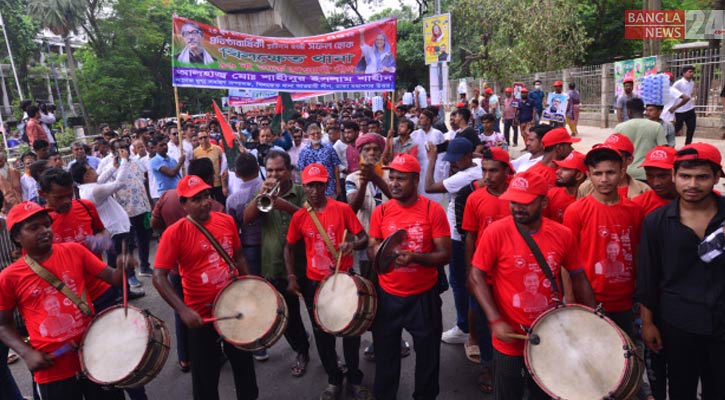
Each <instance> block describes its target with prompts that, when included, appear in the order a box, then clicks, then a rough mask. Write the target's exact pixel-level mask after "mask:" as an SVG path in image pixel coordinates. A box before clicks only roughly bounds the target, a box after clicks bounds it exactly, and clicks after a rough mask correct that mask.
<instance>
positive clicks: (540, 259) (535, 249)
mask: <svg viewBox="0 0 725 400" xmlns="http://www.w3.org/2000/svg"><path fill="white" fill-rule="evenodd" d="M514 225H516V230H518V231H519V233H520V234H521V237H522V238H523V239H524V242H526V244H527V245H528V246H529V249H531V252H532V253H533V254H534V258H536V262H537V263H538V264H539V268H541V270H542V271H544V275H546V277H547V278H548V279H549V282H551V288H552V289H553V290H554V292H555V293H561V292H560V291H559V285H557V284H556V278H555V277H554V273H552V272H551V268H549V263H547V262H546V259H545V258H544V255H543V254H541V249H539V246H538V245H537V244H536V242H535V241H534V238H532V237H531V235H529V232H527V231H526V229H524V227H523V226H521V225H520V224H518V223H516V222H514Z"/></svg>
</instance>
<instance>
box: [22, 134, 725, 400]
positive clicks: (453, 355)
mask: <svg viewBox="0 0 725 400" xmlns="http://www.w3.org/2000/svg"><path fill="white" fill-rule="evenodd" d="M580 132H581V133H580V137H582V139H583V140H582V142H580V143H577V144H575V146H574V147H575V148H576V149H577V150H579V151H582V152H586V151H587V150H588V149H590V148H591V146H592V145H594V144H596V143H601V142H603V141H604V139H605V138H606V136H607V135H608V134H610V133H611V132H612V131H611V130H608V129H601V128H595V127H580ZM696 140H698V139H696ZM698 141H699V140H698ZM702 141H705V142H708V143H712V144H714V145H716V146H717V147H718V148H719V149H720V151H721V152H725V141H721V140H708V139H705V140H702ZM677 144H678V147H679V146H682V145H683V144H684V138H683V137H678V138H677ZM522 148H523V141H520V146H519V147H518V148H512V149H511V151H510V152H511V155H512V156H513V157H516V156H518V154H519V153H520V150H521V149H522ZM141 281H142V282H143V283H144V288H145V290H146V294H147V295H146V297H144V298H142V299H139V300H136V301H134V302H133V304H134V305H136V306H137V307H140V308H144V309H148V310H149V311H151V312H152V313H153V314H154V315H156V316H158V317H160V318H161V319H162V320H164V321H167V322H168V323H170V326H169V328H170V329H171V330H172V331H173V314H172V312H171V309H170V308H169V307H168V306H167V305H166V303H165V302H164V301H163V300H162V299H161V298H160V297H159V295H158V294H157V293H156V290H155V289H154V288H153V286H152V285H151V281H150V279H149V278H141ZM442 298H443V328H444V330H445V329H448V328H450V327H451V326H452V325H453V323H454V321H455V311H454V309H453V299H452V294H451V292H450V290H449V291H448V292H446V293H444V294H443V295H442ZM306 314H307V313H306V312H303V316H304V318H305V324H306V326H307V327H308V328H309V327H310V323H309V319H308V318H307V316H306ZM405 335H406V338H407V339H408V340H410V337H409V336H407V333H406V334H405ZM173 340H175V338H173V337H172V341H173ZM371 340H372V338H371V335H370V333H366V334H365V335H363V337H362V342H363V347H365V346H367V344H369V343H370V342H371ZM172 346H173V342H172ZM269 353H270V359H269V360H268V361H266V362H257V363H256V365H255V367H256V372H257V382H258V385H259V388H260V399H315V398H318V395H319V393H320V391H322V389H324V387H325V386H326V383H327V377H326V375H325V373H324V370H323V369H322V366H321V364H320V363H319V359H318V357H317V352H316V350H315V348H314V346H313V347H312V349H311V353H310V355H311V361H310V364H309V366H308V370H307V373H306V375H305V376H304V377H302V378H298V379H296V378H292V376H291V375H290V372H289V371H290V369H289V367H290V365H291V363H292V359H293V356H294V354H293V352H292V350H291V349H290V347H289V345H288V344H287V342H286V341H285V340H284V339H282V340H280V341H279V342H278V343H277V344H275V345H274V346H273V347H272V348H271V349H270V351H269ZM338 354H340V355H341V354H342V348H341V341H338ZM361 363H362V367H361V368H362V370H363V372H364V373H365V378H364V380H363V383H364V384H366V385H368V386H371V385H372V382H373V374H374V364H373V363H370V362H367V361H364V360H361ZM177 365H178V364H177V358H176V353H175V351H172V352H171V355H170V356H169V360H168V362H167V363H166V365H165V367H164V369H163V370H162V371H161V373H160V374H159V376H158V377H157V378H156V379H155V380H154V381H153V382H152V383H151V384H149V385H148V386H147V392H148V394H149V398H150V399H159V400H166V399H168V400H182V399H189V398H191V395H190V393H191V376H190V375H189V374H183V373H181V372H180V371H179V369H178V367H177ZM402 368H403V373H402V376H401V382H400V390H399V393H398V394H399V398H401V399H407V398H411V397H412V392H413V375H414V368H415V352H413V353H412V354H411V356H410V357H408V358H406V359H404V360H403V362H402ZM11 369H12V371H13V374H14V376H15V378H16V380H17V381H18V384H19V385H20V387H21V389H22V391H23V392H24V393H25V394H26V395H27V394H29V392H30V374H29V372H28V371H27V369H25V365H24V364H23V362H18V363H16V364H15V365H13V366H12V367H11ZM479 369H480V368H479V367H478V366H477V365H474V364H472V363H470V362H469V361H468V360H467V359H466V357H465V355H464V354H463V347H462V346H460V345H458V346H454V345H447V344H441V372H440V385H441V394H440V398H441V399H446V400H448V399H451V400H455V399H472V398H482V399H487V398H489V396H486V395H483V394H481V392H479V390H478V388H477V387H476V384H475V381H476V376H477V375H478V372H479ZM220 394H221V398H222V399H233V398H234V385H233V382H232V376H231V368H230V367H229V365H228V364H226V365H225V366H224V368H223V369H222V377H221V380H220Z"/></svg>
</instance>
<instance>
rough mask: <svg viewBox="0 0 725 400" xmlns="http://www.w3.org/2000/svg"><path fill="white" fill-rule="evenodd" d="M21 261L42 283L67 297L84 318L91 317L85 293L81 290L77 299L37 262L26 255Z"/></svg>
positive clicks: (63, 283) (71, 291) (63, 284)
mask: <svg viewBox="0 0 725 400" xmlns="http://www.w3.org/2000/svg"><path fill="white" fill-rule="evenodd" d="M23 260H24V261H25V263H26V264H28V266H29V267H30V269H32V270H33V272H35V274H36V275H38V276H39V277H41V278H42V279H43V280H44V281H46V282H48V284H49V285H50V286H52V287H53V288H55V290H57V291H59V292H60V293H61V294H63V296H65V297H67V298H68V300H70V301H72V302H73V304H75V305H76V307H78V309H79V310H81V313H83V315H85V316H86V317H90V316H91V315H93V311H92V310H91V307H90V306H89V305H88V302H87V301H86V291H85V289H83V293H82V294H81V296H80V297H79V296H78V295H77V294H76V292H74V291H73V290H72V289H71V288H69V287H68V286H66V285H65V282H63V281H61V280H60V279H58V277H57V276H55V275H53V273H52V272H50V271H48V270H47V269H45V267H43V266H42V265H40V263H39V262H37V261H35V260H33V259H32V258H30V256H28V255H26V256H25V257H24V258H23Z"/></svg>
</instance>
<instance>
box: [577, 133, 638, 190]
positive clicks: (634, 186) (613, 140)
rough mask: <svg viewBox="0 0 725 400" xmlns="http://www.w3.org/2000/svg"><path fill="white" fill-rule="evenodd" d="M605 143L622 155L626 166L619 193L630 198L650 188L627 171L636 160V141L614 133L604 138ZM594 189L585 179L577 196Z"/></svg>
mask: <svg viewBox="0 0 725 400" xmlns="http://www.w3.org/2000/svg"><path fill="white" fill-rule="evenodd" d="M604 144H605V145H607V146H609V147H612V148H613V149H615V150H617V151H618V152H619V153H620V154H621V155H622V160H623V161H622V165H623V166H624V167H623V168H624V170H625V172H624V174H623V175H622V178H621V179H620V180H619V183H618V185H617V190H618V191H619V195H620V196H622V197H627V198H629V199H630V200H631V199H633V198H635V197H637V196H639V195H640V194H642V193H645V192H647V191H649V190H650V187H649V186H647V184H646V183H644V182H642V181H638V180H637V179H634V178H632V177H631V176H629V174H628V173H627V167H629V166H630V165H631V164H632V162H633V161H634V157H633V156H632V155H633V154H634V143H632V140H630V139H629V138H628V137H627V136H625V135H622V134H621V133H613V134H611V135H609V136H607V138H606V139H605V140H604ZM593 191H594V187H593V184H592V182H591V181H585V182H584V183H583V184H581V186H579V193H578V194H577V196H578V197H579V198H582V197H584V196H586V195H588V194H591V193H592V192H593Z"/></svg>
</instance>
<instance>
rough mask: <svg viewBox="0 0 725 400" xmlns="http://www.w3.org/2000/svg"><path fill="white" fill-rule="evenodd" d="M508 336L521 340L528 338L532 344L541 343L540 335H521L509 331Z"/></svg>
mask: <svg viewBox="0 0 725 400" xmlns="http://www.w3.org/2000/svg"><path fill="white" fill-rule="evenodd" d="M506 336H508V337H510V338H511V339H521V340H528V341H529V342H531V344H534V345H536V344H539V343H541V339H539V335H534V334H531V335H521V334H518V333H507V334H506Z"/></svg>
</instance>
